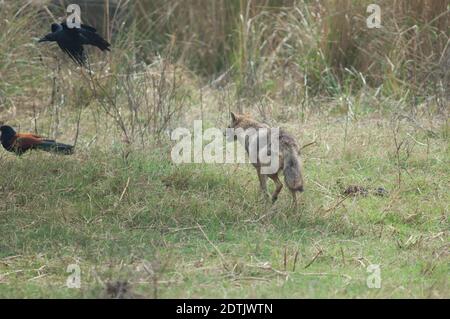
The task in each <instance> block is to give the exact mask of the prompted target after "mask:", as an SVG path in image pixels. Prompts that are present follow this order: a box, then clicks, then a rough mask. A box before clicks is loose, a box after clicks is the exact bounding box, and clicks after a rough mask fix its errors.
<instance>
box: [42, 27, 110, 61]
mask: <svg viewBox="0 0 450 319" xmlns="http://www.w3.org/2000/svg"><path fill="white" fill-rule="evenodd" d="M46 41H49V42H57V43H58V45H59V47H60V48H61V49H62V50H63V51H64V52H65V53H67V54H68V55H69V56H70V58H71V59H72V60H73V61H75V63H77V64H79V65H81V66H86V54H85V52H84V48H83V45H85V44H89V45H94V46H96V47H97V48H99V49H100V50H102V51H105V50H106V51H110V49H109V47H110V46H111V45H110V44H109V43H108V42H107V41H106V40H105V39H103V38H102V37H101V36H100V35H99V34H98V33H97V30H96V29H95V28H93V27H90V26H88V25H85V24H81V26H80V28H76V27H74V28H69V27H68V26H67V24H66V23H65V22H63V23H61V24H58V23H53V24H52V33H49V34H47V35H46V36H45V37H43V38H42V39H40V40H39V42H46Z"/></svg>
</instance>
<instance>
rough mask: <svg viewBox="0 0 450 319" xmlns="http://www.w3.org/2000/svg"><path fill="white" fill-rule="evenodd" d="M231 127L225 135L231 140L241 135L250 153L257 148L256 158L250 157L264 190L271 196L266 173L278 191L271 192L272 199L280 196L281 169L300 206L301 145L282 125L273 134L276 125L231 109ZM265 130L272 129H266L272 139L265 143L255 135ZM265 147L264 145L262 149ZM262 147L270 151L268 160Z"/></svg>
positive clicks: (267, 152)
mask: <svg viewBox="0 0 450 319" xmlns="http://www.w3.org/2000/svg"><path fill="white" fill-rule="evenodd" d="M228 128H229V129H233V130H232V131H233V133H232V134H231V133H230V132H231V130H227V133H226V135H227V137H228V140H231V139H233V140H236V139H238V140H239V141H240V142H241V143H242V144H243V146H244V147H245V150H246V151H247V153H248V154H249V155H250V153H251V152H250V149H252V148H253V149H256V150H257V152H255V154H257V155H256V156H255V160H254V161H253V160H252V159H250V160H251V162H252V164H253V166H254V167H255V168H256V173H257V174H258V178H259V183H260V186H261V191H262V192H263V194H264V195H265V196H269V193H268V192H267V177H269V178H270V179H272V180H273V181H274V183H275V185H276V188H275V191H274V193H273V194H272V202H275V201H276V200H277V199H278V194H279V193H280V191H281V189H282V188H283V184H282V183H281V181H280V179H279V177H278V174H279V173H280V171H281V170H282V171H283V174H284V181H285V183H286V186H287V187H288V188H289V190H290V191H291V194H292V199H293V203H294V205H295V206H297V200H296V192H302V191H303V177H302V173H301V169H300V159H299V157H298V155H297V154H298V152H299V147H298V145H297V142H296V141H295V139H294V137H292V135H290V134H288V133H287V132H286V131H284V130H281V129H279V130H278V131H277V134H273V129H271V128H270V127H269V126H268V125H266V124H263V123H259V122H257V121H255V120H254V119H252V118H251V117H250V116H248V115H244V114H236V113H233V112H231V125H230V126H229V127H228ZM262 131H265V132H269V133H264V134H266V135H268V140H269V142H268V143H267V144H266V145H265V146H264V145H262V144H261V143H260V140H258V138H255V136H257V135H261V132H262ZM272 139H274V140H272ZM274 143H277V144H274ZM275 146H276V147H275ZM262 148H265V149H264V150H263V149H262ZM260 151H265V152H266V154H267V155H269V156H271V157H270V161H269V162H267V160H266V161H264V160H263V159H262V155H261V154H262V153H261V152H260ZM270 165H272V166H274V165H275V169H271V170H270V171H269V172H267V170H264V168H267V167H268V166H270Z"/></svg>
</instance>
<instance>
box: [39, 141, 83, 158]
mask: <svg viewBox="0 0 450 319" xmlns="http://www.w3.org/2000/svg"><path fill="white" fill-rule="evenodd" d="M36 148H38V149H40V150H43V151H46V152H52V153H56V154H62V155H71V154H73V151H74V147H73V146H72V145H67V144H63V143H57V142H55V141H52V140H45V141H43V142H42V143H40V144H38V145H36Z"/></svg>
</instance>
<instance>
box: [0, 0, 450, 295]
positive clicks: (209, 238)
mask: <svg viewBox="0 0 450 319" xmlns="http://www.w3.org/2000/svg"><path fill="white" fill-rule="evenodd" d="M63 2H65V3H66V4H67V2H68V1H53V0H40V1H28V0H19V1H1V0H0V30H2V31H1V32H0V124H8V125H11V126H13V127H14V128H16V129H17V130H18V131H20V132H36V133H39V134H41V135H43V136H46V137H48V138H55V139H57V140H58V141H60V142H63V143H76V148H75V150H76V152H75V154H74V155H73V156H56V155H52V154H49V153H45V152H38V151H36V152H29V153H26V154H25V155H23V156H21V157H17V156H14V155H13V154H11V153H8V152H6V151H5V150H4V149H3V148H2V147H0V172H1V174H0V198H1V200H0V298H70V297H75V298H111V297H113V298H181V297H183V298H188V297H196V298H213V297H218V298H232V297H238V298H247V297H253V298H268V297H271V298H332V297H337V298H370V297H374V298H391V297H392V298H401V297H404V298H450V287H449V278H450V276H449V274H450V255H449V252H450V249H449V248H450V244H449V243H450V221H449V212H450V192H449V186H450V185H449V184H450V143H449V141H450V139H449V138H450V127H449V122H448V119H449V111H450V73H449V72H448V70H449V69H450V32H449V31H450V19H449V17H450V6H449V2H448V1H446V0H417V1H410V0H404V1H387V0H379V1H376V3H377V4H379V7H380V13H381V25H379V26H380V28H371V27H369V25H368V24H367V19H368V15H369V13H368V11H367V9H368V5H370V4H372V2H373V1H371V0H339V1H338V0H327V1H309V0H258V1H250V0H239V1H238V0H233V1H232V0H211V1H210V0H208V1H206V0H195V1H185V0H135V1H114V0H102V1H100V0H99V1H95V3H94V1H91V0H84V1H83V0H79V1H78V0H77V2H80V3H84V4H83V5H82V21H83V23H87V24H90V25H92V26H94V27H95V28H97V30H98V32H99V34H101V35H102V36H103V37H105V38H106V39H107V40H108V41H110V42H111V52H108V53H106V52H100V51H99V50H97V49H96V48H92V47H89V48H86V50H87V52H88V54H89V69H90V70H89V71H88V69H87V68H85V69H83V68H80V67H78V66H77V65H75V64H74V63H73V62H72V61H71V60H70V59H69V58H68V57H67V56H66V55H65V54H64V53H63V52H62V51H61V50H60V49H59V48H58V46H57V45H56V44H54V43H53V44H50V43H38V39H40V38H41V37H42V36H44V35H45V34H46V33H47V32H49V30H50V24H51V23H54V22H61V21H63V20H62V19H63V18H64V17H65V15H66V7H65V5H64V4H63ZM90 71H92V72H90ZM230 111H235V112H249V113H251V114H252V115H253V116H254V117H255V118H256V119H257V120H259V121H264V122H267V123H268V124H271V125H272V126H276V127H278V126H280V127H282V128H285V129H287V130H288V131H289V132H291V133H292V134H293V135H294V136H295V137H296V138H297V139H298V141H299V145H300V146H302V147H303V149H302V152H301V153H302V155H301V158H302V162H303V174H304V179H305V192H304V193H302V194H301V195H299V196H298V197H299V207H297V208H296V209H294V208H293V207H292V206H291V196H290V194H289V192H288V191H287V190H286V188H285V189H284V190H283V191H282V192H281V195H280V197H279V199H278V201H277V202H276V203H275V204H274V205H272V204H268V203H267V202H265V201H264V200H263V199H262V198H261V195H260V192H259V189H258V184H259V183H258V180H257V176H256V174H255V171H254V168H253V167H252V166H251V165H250V164H239V165H238V164H184V165H175V164H174V162H173V161H172V159H171V150H172V147H173V146H174V144H175V142H174V141H171V140H170V139H169V135H168V134H167V133H170V132H171V131H172V130H173V129H176V128H179V127H182V128H188V129H189V130H191V131H192V128H193V122H194V121H195V120H203V128H204V129H206V128H212V127H215V128H220V129H223V128H225V127H226V126H227V125H228V124H229V117H230ZM269 186H270V188H273V185H272V184H271V183H270V182H269ZM74 267H75V268H74ZM77 267H79V268H78V269H79V270H80V273H78V270H77ZM377 267H378V268H377ZM374 269H378V270H379V271H380V272H379V277H377V275H378V273H377V271H375V270H374ZM68 270H69V271H68ZM77 275H79V276H77ZM74 278H79V279H80V287H79V288H69V287H68V285H67V282H69V284H70V283H72V284H73V281H71V280H73V279H74ZM377 278H378V279H380V280H381V282H380V283H381V286H380V287H379V288H374V287H373V285H372V284H374V283H375V286H376V284H377V283H378V282H377V280H376V279H377ZM368 283H369V284H370V286H371V287H372V288H370V287H369V285H368ZM69 286H70V285H69Z"/></svg>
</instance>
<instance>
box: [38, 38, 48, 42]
mask: <svg viewBox="0 0 450 319" xmlns="http://www.w3.org/2000/svg"><path fill="white" fill-rule="evenodd" d="M46 41H48V40H47V38H46V37H43V38H41V39H39V41H38V43H41V42H46Z"/></svg>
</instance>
